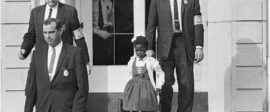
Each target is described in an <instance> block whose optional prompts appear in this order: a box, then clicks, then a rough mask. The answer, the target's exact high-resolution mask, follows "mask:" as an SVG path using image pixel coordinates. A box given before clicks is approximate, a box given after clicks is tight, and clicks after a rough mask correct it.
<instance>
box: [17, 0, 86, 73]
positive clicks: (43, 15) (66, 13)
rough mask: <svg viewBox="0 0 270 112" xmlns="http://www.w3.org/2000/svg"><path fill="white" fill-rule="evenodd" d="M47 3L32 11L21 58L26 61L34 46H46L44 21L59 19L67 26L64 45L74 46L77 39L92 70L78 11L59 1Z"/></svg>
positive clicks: (63, 37) (64, 32)
mask: <svg viewBox="0 0 270 112" xmlns="http://www.w3.org/2000/svg"><path fill="white" fill-rule="evenodd" d="M45 1H46V4H45V5H42V6H39V7H36V8H34V9H33V10H32V11H31V16H30V20H29V27H28V31H27V32H26V33H25V34H24V37H23V42H22V45H21V50H20V52H19V58H20V59H25V58H26V57H27V56H28V55H29V54H30V53H31V50H32V48H33V47H34V46H35V49H39V48H41V47H42V46H44V45H46V42H45V40H44V37H43V34H42V25H43V21H44V20H46V19H47V18H58V19H60V20H61V22H63V24H64V26H65V27H64V28H65V30H64V31H63V33H62V41H63V43H67V44H70V45H73V40H74V39H75V42H76V45H77V46H78V47H80V48H82V52H83V58H84V62H85V64H86V65H87V67H88V68H89V69H90V65H89V54H88V50H87V45H86V42H85V39H84V36H83V34H82V29H81V28H80V23H79V19H78V15H77V10H76V9H75V8H74V7H72V6H69V5H65V4H62V3H60V2H59V0H45ZM89 71H90V70H89ZM89 73H90V72H89Z"/></svg>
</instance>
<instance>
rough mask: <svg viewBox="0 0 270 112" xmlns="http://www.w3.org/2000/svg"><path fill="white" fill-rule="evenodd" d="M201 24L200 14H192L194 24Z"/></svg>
mask: <svg viewBox="0 0 270 112" xmlns="http://www.w3.org/2000/svg"><path fill="white" fill-rule="evenodd" d="M199 24H203V22H202V16H201V15H195V16H194V25H199Z"/></svg>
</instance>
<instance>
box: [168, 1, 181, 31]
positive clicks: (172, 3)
mask: <svg viewBox="0 0 270 112" xmlns="http://www.w3.org/2000/svg"><path fill="white" fill-rule="evenodd" d="M170 4H171V13H172V25H173V30H174V32H181V31H182V18H181V4H182V0H177V6H178V19H179V25H180V29H179V30H176V29H175V25H174V0H170Z"/></svg>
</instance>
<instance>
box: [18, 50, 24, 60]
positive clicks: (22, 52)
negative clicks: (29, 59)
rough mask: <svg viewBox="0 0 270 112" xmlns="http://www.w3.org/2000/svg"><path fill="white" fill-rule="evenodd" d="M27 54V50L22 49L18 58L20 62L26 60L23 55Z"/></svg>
mask: <svg viewBox="0 0 270 112" xmlns="http://www.w3.org/2000/svg"><path fill="white" fill-rule="evenodd" d="M24 53H25V49H20V51H19V53H18V56H19V59H20V60H24V59H25V57H24V56H23V54H24Z"/></svg>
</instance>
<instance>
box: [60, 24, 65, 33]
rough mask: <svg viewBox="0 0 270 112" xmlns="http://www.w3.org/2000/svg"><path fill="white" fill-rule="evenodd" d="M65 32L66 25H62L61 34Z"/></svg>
mask: <svg viewBox="0 0 270 112" xmlns="http://www.w3.org/2000/svg"><path fill="white" fill-rule="evenodd" d="M65 30H66V25H65V24H63V25H62V28H61V34H62V33H63V32H64V31H65Z"/></svg>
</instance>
